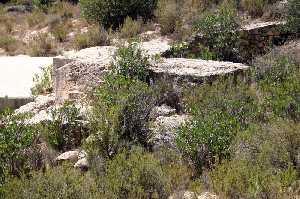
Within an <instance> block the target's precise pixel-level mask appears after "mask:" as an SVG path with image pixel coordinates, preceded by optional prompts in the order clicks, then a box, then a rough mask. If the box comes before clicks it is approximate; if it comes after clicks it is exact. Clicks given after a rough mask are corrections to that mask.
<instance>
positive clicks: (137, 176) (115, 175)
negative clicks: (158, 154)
mask: <svg viewBox="0 0 300 199" xmlns="http://www.w3.org/2000/svg"><path fill="white" fill-rule="evenodd" d="M105 181H106V186H107V187H105V190H107V195H108V196H107V198H132V199H133V198H168V196H169V194H170V184H169V183H170V182H169V179H168V176H167V175H166V173H165V172H164V171H163V168H162V167H161V165H160V163H159V161H157V160H156V159H155V158H154V157H153V156H152V155H151V154H147V153H142V152H139V151H137V152H131V153H130V154H126V153H121V154H118V155H117V156H116V157H115V158H114V159H113V160H111V161H109V162H108V165H107V169H106V176H105Z"/></svg>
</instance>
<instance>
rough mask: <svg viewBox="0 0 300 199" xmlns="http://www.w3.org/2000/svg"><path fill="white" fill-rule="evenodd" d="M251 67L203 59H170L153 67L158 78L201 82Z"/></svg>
mask: <svg viewBox="0 0 300 199" xmlns="http://www.w3.org/2000/svg"><path fill="white" fill-rule="evenodd" d="M248 68H249V66H246V65H244V64H239V63H233V62H220V61H212V60H201V59H185V58H169V59H162V60H161V61H160V62H158V63H156V64H155V65H154V66H152V67H151V71H153V73H155V76H156V78H160V77H168V78H174V79H178V81H180V80H182V81H184V80H185V81H187V82H201V81H203V80H204V79H205V78H206V77H213V76H218V75H225V74H230V73H237V72H239V71H243V70H246V69H248Z"/></svg>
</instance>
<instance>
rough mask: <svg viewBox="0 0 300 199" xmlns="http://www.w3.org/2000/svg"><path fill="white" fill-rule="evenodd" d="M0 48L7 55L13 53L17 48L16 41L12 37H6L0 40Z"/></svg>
mask: <svg viewBox="0 0 300 199" xmlns="http://www.w3.org/2000/svg"><path fill="white" fill-rule="evenodd" d="M0 48H3V49H4V50H5V51H6V52H8V53H13V52H15V51H16V50H17V48H18V41H17V39H15V38H14V37H13V36H10V35H6V36H1V38H0Z"/></svg>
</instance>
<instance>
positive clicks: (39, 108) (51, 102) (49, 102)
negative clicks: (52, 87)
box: [15, 94, 55, 124]
mask: <svg viewBox="0 0 300 199" xmlns="http://www.w3.org/2000/svg"><path fill="white" fill-rule="evenodd" d="M54 106H55V96H54V94H49V95H46V96H43V95H41V96H38V97H36V99H35V100H34V101H33V102H30V103H28V104H26V105H24V106H21V107H20V108H19V109H17V110H15V113H16V114H22V113H31V114H33V116H32V117H31V118H29V119H28V120H27V121H26V122H27V123H28V124H38V123H40V122H42V121H46V120H51V115H50V111H51V109H52V108H53V107H54Z"/></svg>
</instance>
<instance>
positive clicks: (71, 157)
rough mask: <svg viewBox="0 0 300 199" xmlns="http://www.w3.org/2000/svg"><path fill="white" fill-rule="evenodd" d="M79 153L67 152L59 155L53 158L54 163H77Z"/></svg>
mask: <svg viewBox="0 0 300 199" xmlns="http://www.w3.org/2000/svg"><path fill="white" fill-rule="evenodd" d="M78 155H79V151H77V150H75V151H67V152H64V153H62V154H60V155H59V156H58V157H57V158H55V160H56V161H65V160H69V161H74V162H75V161H77V160H78Z"/></svg>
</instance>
